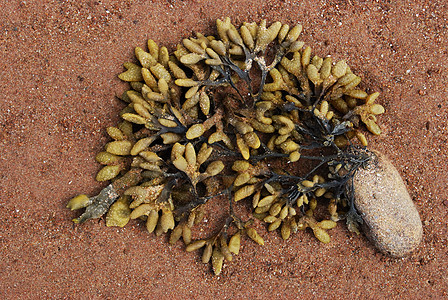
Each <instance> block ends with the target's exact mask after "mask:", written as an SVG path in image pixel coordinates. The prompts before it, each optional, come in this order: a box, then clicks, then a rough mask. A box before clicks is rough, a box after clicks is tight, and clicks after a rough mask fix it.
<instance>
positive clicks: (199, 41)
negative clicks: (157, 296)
mask: <svg viewBox="0 0 448 300" xmlns="http://www.w3.org/2000/svg"><path fill="white" fill-rule="evenodd" d="M216 24H217V35H216V36H212V35H211V36H204V35H202V34H200V33H197V34H196V36H195V37H191V38H188V39H184V40H183V41H182V43H181V44H179V45H177V49H176V50H175V51H174V52H173V53H172V54H170V53H169V52H168V50H167V48H166V47H159V46H158V45H157V44H156V43H155V42H154V41H152V40H149V41H148V51H145V50H143V49H142V48H139V47H137V48H135V56H136V58H137V62H136V63H131V62H128V63H125V64H124V67H125V68H126V69H127V71H125V72H124V73H122V74H120V75H119V78H120V79H121V80H123V81H126V82H129V83H130V86H131V89H130V90H128V91H126V92H125V93H124V94H123V96H122V97H121V100H123V101H124V102H126V103H127V104H128V105H127V106H126V107H125V108H124V109H123V110H122V111H121V113H120V116H121V118H122V121H121V122H119V123H118V124H117V125H116V126H115V127H109V128H107V133H108V134H109V136H110V137H111V138H112V139H113V141H111V142H109V143H108V144H106V146H105V151H103V152H100V153H99V154H98V155H97V156H96V160H97V161H98V162H99V163H100V164H102V165H104V167H103V168H102V169H101V170H100V171H99V172H98V174H97V177H96V179H97V180H98V181H112V183H110V184H109V185H108V186H107V187H106V188H105V189H103V190H102V191H101V192H100V194H99V195H97V196H94V197H88V196H86V195H79V196H77V197H75V198H73V199H72V200H70V202H69V203H68V205H67V207H68V208H70V209H72V210H73V209H79V208H84V207H85V208H86V210H85V212H84V213H83V214H82V215H81V216H80V217H78V218H76V219H74V222H75V223H83V222H85V221H87V220H89V219H94V218H99V217H101V216H103V215H104V214H106V213H107V215H106V225H107V226H125V225H126V224H127V223H128V222H129V220H130V219H141V220H143V221H144V222H146V228H147V230H148V232H150V233H151V232H155V234H156V235H157V236H159V235H162V234H163V233H168V232H169V233H170V238H169V242H170V243H171V244H174V243H176V242H177V241H178V240H180V239H181V238H182V240H183V242H184V243H185V245H186V248H185V249H186V251H188V252H190V251H195V250H198V249H203V252H202V262H204V263H208V262H210V261H211V263H212V266H213V270H214V273H215V274H219V273H220V272H221V269H222V266H223V262H224V261H225V260H226V261H231V260H232V256H233V255H237V254H238V252H239V248H240V243H241V239H242V237H243V236H248V237H249V238H250V239H252V240H253V241H254V242H256V243H258V244H260V245H263V244H264V240H263V238H262V237H261V235H260V234H259V233H258V232H257V230H256V229H255V228H256V226H254V223H256V222H260V221H261V222H263V223H266V226H267V230H268V231H276V230H278V231H279V232H280V234H281V236H282V238H283V239H285V240H287V239H289V238H290V236H291V235H292V234H294V233H296V232H297V231H301V230H305V229H306V228H310V229H311V230H312V232H313V233H314V235H315V236H316V238H317V239H318V240H320V241H321V242H323V243H328V242H330V236H329V234H328V232H327V231H328V230H329V229H332V228H334V227H335V226H336V225H337V223H336V222H337V221H338V220H340V219H345V220H346V222H347V224H348V227H349V229H350V230H352V231H358V229H357V223H358V222H360V220H361V219H360V217H359V215H358V213H357V212H356V209H355V207H354V204H353V190H352V188H351V186H352V185H351V184H350V182H351V181H352V180H353V176H354V174H355V172H356V170H357V169H358V168H359V167H360V166H361V165H363V164H364V163H366V162H367V161H368V160H369V156H368V155H367V154H366V152H365V151H363V148H365V146H367V139H366V137H365V135H364V134H363V129H362V126H364V125H365V127H366V128H367V129H368V131H370V132H371V133H373V134H376V135H378V134H380V132H381V130H380V128H379V126H378V125H377V122H376V121H377V117H376V116H377V115H379V114H382V113H383V112H384V108H383V107H382V106H381V105H379V104H375V103H374V101H375V99H376V98H377V97H378V95H379V94H378V93H372V94H368V93H367V92H365V91H364V90H363V89H361V88H359V84H360V82H361V78H360V77H359V76H357V75H355V74H354V73H353V72H352V70H351V69H350V67H349V66H348V65H347V63H346V62H345V61H344V60H340V61H337V62H334V61H333V60H332V58H331V57H325V58H321V57H319V56H317V55H313V54H312V51H311V48H310V47H305V46H304V43H303V42H301V41H300V40H299V35H300V33H301V31H302V26H301V25H296V26H293V27H290V26H289V25H287V24H281V23H280V22H275V23H272V24H271V25H270V26H267V23H266V21H265V20H263V21H261V22H260V23H258V24H257V23H255V22H254V23H243V25H242V26H241V27H240V28H239V29H237V28H236V27H235V26H234V25H233V24H232V23H231V21H230V19H229V18H227V19H225V20H224V21H222V20H217V22H216ZM362 124H364V125H362ZM353 138H355V139H353ZM217 197H220V198H221V199H223V200H222V201H220V202H219V203H220V204H223V205H224V206H225V208H224V209H223V211H227V212H226V217H225V218H223V224H221V227H220V229H219V230H218V231H217V232H214V233H210V236H208V237H206V238H200V239H195V238H193V237H194V236H195V235H194V228H193V227H194V225H195V224H198V223H199V222H201V220H202V218H203V216H204V206H205V205H207V203H209V200H210V199H213V198H217ZM241 203H246V204H241ZM247 203H249V204H247ZM237 205H241V206H242V207H243V208H246V213H244V209H243V210H242V211H243V212H241V213H236V211H241V209H239V210H237V209H236V206H237ZM319 207H325V208H326V209H319ZM210 217H213V216H210ZM258 220H259V221H258Z"/></svg>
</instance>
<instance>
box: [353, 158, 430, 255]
mask: <svg viewBox="0 0 448 300" xmlns="http://www.w3.org/2000/svg"><path fill="white" fill-rule="evenodd" d="M371 152H372V159H371V160H370V161H369V163H368V164H367V165H366V166H364V167H362V168H360V169H359V170H358V171H357V173H356V175H355V178H354V183H353V185H354V190H355V200H354V203H355V206H356V209H357V210H358V212H359V213H360V214H361V217H362V219H363V221H364V224H363V229H364V232H365V234H366V235H367V237H368V238H369V239H370V240H371V241H372V242H373V244H374V245H375V246H376V247H377V248H378V249H379V250H380V251H381V252H383V253H385V254H388V255H390V256H392V257H403V256H406V255H407V254H409V253H410V252H412V251H413V250H415V249H416V248H417V247H418V245H419V244H420V242H421V240H422V234H423V228H422V222H421V220H420V216H419V214H418V211H417V209H416V207H415V205H414V203H413V202H412V200H411V197H410V196H409V193H408V191H407V189H406V186H405V184H404V182H403V180H402V178H401V176H400V174H399V173H398V171H397V169H396V168H395V167H394V166H393V165H392V163H391V161H390V160H389V159H388V158H387V157H385V156H384V155H383V154H381V153H379V152H378V151H371Z"/></svg>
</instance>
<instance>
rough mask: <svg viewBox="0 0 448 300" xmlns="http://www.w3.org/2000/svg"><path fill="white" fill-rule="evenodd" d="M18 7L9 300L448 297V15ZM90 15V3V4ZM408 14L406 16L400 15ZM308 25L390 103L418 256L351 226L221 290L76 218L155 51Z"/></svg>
mask: <svg viewBox="0 0 448 300" xmlns="http://www.w3.org/2000/svg"><path fill="white" fill-rule="evenodd" d="M35 2H37V1H2V4H1V5H0V49H1V52H0V55H1V60H0V71H1V72H0V74H1V75H0V78H1V84H0V89H1V94H2V97H3V98H2V100H1V101H0V126H1V131H0V137H1V139H0V143H1V149H2V155H1V157H0V162H1V163H0V166H1V168H0V185H1V191H0V218H1V220H2V221H1V225H0V245H1V248H0V255H1V257H2V259H1V262H0V275H1V281H0V298H2V299H6V298H9V299H17V298H22V299H26V298H34V299H35V298H52V299H55V298H73V299H87V298H91V299H92V298H93V299H104V298H111V299H114V298H121V299H123V298H131V297H132V298H156V297H162V299H163V298H168V297H170V298H172V299H180V298H199V299H201V298H212V297H216V298H218V299H222V298H231V299H242V298H252V299H258V298H263V299H266V298H275V299H279V298H285V297H286V298H296V297H297V298H298V297H300V298H304V299H306V298H312V297H313V298H314V297H316V298H323V297H325V298H330V299H332V298H340V297H345V298H350V299H353V298H363V299H365V298H371V299H390V298H403V299H405V298H414V299H424V298H425V299H427V298H434V299H440V298H444V297H448V272H447V270H448V246H447V228H448V227H447V224H448V222H447V219H448V218H447V217H448V189H447V186H448V176H447V171H448V146H447V142H448V121H447V120H448V100H447V92H446V91H447V86H448V79H447V78H448V70H447V59H448V39H447V38H446V37H447V36H448V20H447V18H448V17H447V16H448V6H447V4H446V2H445V1H442V0H439V1H424V0H418V1H372V2H373V3H372V2H371V1H365V2H363V3H362V4H359V3H358V2H357V1H354V0H352V1H336V0H334V1H315V0H312V1H311V0H308V1H300V4H294V3H296V2H299V1H279V0H274V1H255V0H252V1H228V2H225V1H200V0H196V1H176V0H171V1H108V0H105V1H85V3H87V4H79V3H80V1H43V2H44V3H45V4H34V3H35ZM82 2H83V1H82ZM397 3H403V4H397ZM226 16H230V17H231V18H232V20H233V21H234V23H236V24H240V23H241V22H243V21H259V20H261V19H263V18H266V19H268V20H269V21H274V20H279V21H282V22H286V23H289V24H294V23H296V22H300V23H302V24H303V26H304V32H303V34H302V40H304V41H305V42H306V43H307V45H310V46H311V47H312V48H313V49H314V51H315V52H316V53H317V54H319V55H321V56H325V55H327V54H331V55H332V56H333V57H335V58H336V59H341V58H344V59H346V60H347V61H348V63H349V64H350V66H351V68H352V69H353V70H354V71H355V72H356V73H357V74H359V75H361V76H362V77H363V80H364V86H365V87H366V88H367V89H368V90H370V91H379V92H381V98H380V99H379V102H380V103H381V104H383V105H384V107H385V108H386V111H387V112H386V114H385V115H384V116H381V118H380V123H381V124H382V128H383V129H384V130H383V131H384V133H383V134H382V135H381V136H379V137H372V136H371V135H369V137H368V138H369V142H370V145H371V147H373V148H376V149H378V150H380V151H382V152H384V153H386V154H387V155H388V156H389V157H390V158H391V159H392V160H393V161H394V163H395V165H396V167H397V168H398V170H399V172H400V173H401V175H402V176H403V178H404V179H405V182H406V184H407V187H408V189H409V192H410V194H411V196H412V198H413V200H414V202H415V204H416V205H417V208H418V211H419V212H420V215H421V218H422V221H423V224H424V239H423V242H422V244H421V247H420V248H419V249H418V250H417V251H415V252H414V253H413V254H412V255H411V256H410V257H407V258H403V259H391V258H388V257H386V256H384V255H382V254H380V253H379V252H378V251H377V250H376V249H374V248H373V247H372V245H371V244H370V243H369V242H368V241H367V239H366V238H365V236H363V235H359V236H357V235H356V234H352V233H350V232H348V230H347V228H346V226H345V225H344V224H343V223H342V222H341V224H339V225H338V227H337V228H336V229H333V230H332V231H331V235H332V242H331V243H330V244H328V245H322V244H320V243H319V242H318V241H317V240H316V239H315V238H314V237H313V236H312V234H310V232H306V233H299V234H296V235H294V236H293V238H291V239H290V240H289V241H288V242H284V241H283V240H282V239H281V238H280V237H279V235H278V233H271V234H268V233H266V232H265V231H261V234H262V235H263V237H264V238H265V240H266V245H265V246H263V247H261V246H257V245H255V243H253V242H250V241H248V240H245V241H244V242H243V247H242V250H241V254H240V255H239V256H237V257H236V259H235V260H234V261H233V262H231V263H226V264H225V267H224V270H223V272H222V274H221V275H220V276H213V275H212V272H211V268H210V266H209V265H203V264H202V263H200V257H199V254H198V253H186V252H185V251H184V246H183V245H182V244H181V243H180V242H179V243H177V244H176V245H174V246H169V245H168V244H167V239H166V238H165V237H163V238H156V237H155V236H154V235H148V234H147V232H145V229H144V226H142V224H140V223H139V222H131V224H129V225H128V226H126V227H125V228H123V229H117V228H108V227H106V226H105V223H104V220H98V221H90V222H87V223H85V224H83V225H81V226H78V225H74V224H73V223H72V222H71V219H72V218H73V217H75V216H77V215H79V213H77V212H71V211H69V210H68V209H66V208H65V205H66V203H67V201H68V200H69V199H70V198H71V197H73V196H75V195H76V194H79V193H87V194H90V195H93V194H95V193H97V192H99V191H100V190H101V188H102V187H103V186H104V185H102V184H100V183H97V182H96V181H95V179H94V178H95V174H96V172H97V171H98V170H99V168H100V166H99V165H98V164H97V163H96V162H95V161H94V157H95V155H96V153H97V152H99V151H100V150H101V149H102V147H103V145H104V144H105V143H106V141H107V140H108V138H107V136H106V133H105V128H106V127H107V126H110V125H113V124H115V123H116V122H117V119H118V117H117V112H118V111H119V109H120V108H121V107H123V104H122V103H120V101H118V100H117V99H116V98H115V95H120V94H121V93H122V92H123V91H124V90H125V87H126V85H125V84H123V83H121V82H120V81H119V79H118V78H117V77H116V74H118V73H120V72H121V71H122V70H123V69H122V66H121V64H122V63H123V62H125V61H128V60H131V59H132V58H133V47H135V46H141V47H144V45H145V43H146V40H147V39H148V38H152V39H154V40H155V41H157V42H159V43H162V44H164V45H167V46H168V47H169V48H170V49H173V47H174V46H175V44H176V43H178V42H180V41H181V39H182V38H184V37H188V36H190V35H191V33H192V32H194V31H201V32H204V33H212V32H213V30H214V22H215V19H216V18H224V17H226Z"/></svg>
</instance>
